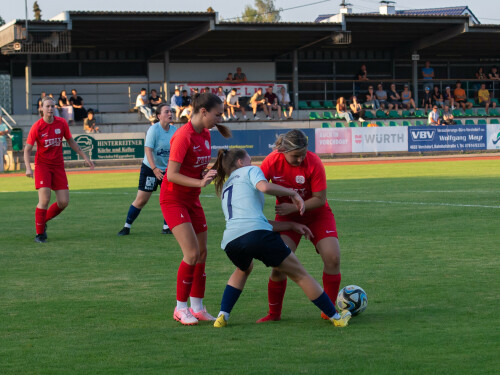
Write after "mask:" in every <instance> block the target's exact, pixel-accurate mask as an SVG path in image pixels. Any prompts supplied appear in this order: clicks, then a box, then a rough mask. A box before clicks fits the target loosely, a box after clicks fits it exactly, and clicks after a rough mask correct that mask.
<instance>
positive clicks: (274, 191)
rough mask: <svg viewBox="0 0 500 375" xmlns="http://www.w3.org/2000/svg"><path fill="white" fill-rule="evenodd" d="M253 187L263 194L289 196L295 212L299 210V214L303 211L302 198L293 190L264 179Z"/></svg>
mask: <svg viewBox="0 0 500 375" xmlns="http://www.w3.org/2000/svg"><path fill="white" fill-rule="evenodd" d="M255 187H256V188H257V190H259V191H261V192H262V193H264V194H268V195H274V196H275V197H290V199H291V200H292V202H293V204H292V206H294V207H295V208H296V212H300V214H301V215H302V214H303V213H304V211H305V204H304V200H303V199H302V198H301V196H300V195H299V193H297V192H296V191H295V190H293V189H288V188H286V187H283V186H280V185H276V184H272V183H270V182H267V181H265V180H262V181H259V182H258V183H257V185H255Z"/></svg>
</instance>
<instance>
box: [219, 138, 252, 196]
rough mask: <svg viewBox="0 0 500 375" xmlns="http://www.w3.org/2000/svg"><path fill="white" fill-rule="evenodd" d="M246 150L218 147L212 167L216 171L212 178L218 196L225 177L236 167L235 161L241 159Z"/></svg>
mask: <svg viewBox="0 0 500 375" xmlns="http://www.w3.org/2000/svg"><path fill="white" fill-rule="evenodd" d="M246 155H247V152H246V151H245V150H243V149H241V148H232V149H231V150H228V149H220V150H219V151H218V152H217V159H216V160H215V163H214V165H213V167H212V169H215V170H216V171H217V176H215V178H214V181H213V182H214V185H215V193H216V194H217V196H218V197H220V196H221V195H222V187H223V186H224V182H226V177H227V176H229V175H230V174H231V173H232V172H233V171H234V170H235V167H236V162H237V161H238V160H241V159H243V158H244V157H245V156H246Z"/></svg>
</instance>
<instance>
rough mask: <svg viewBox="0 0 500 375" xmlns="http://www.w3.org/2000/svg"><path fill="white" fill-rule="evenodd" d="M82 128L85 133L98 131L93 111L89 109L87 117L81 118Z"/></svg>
mask: <svg viewBox="0 0 500 375" xmlns="http://www.w3.org/2000/svg"><path fill="white" fill-rule="evenodd" d="M83 130H84V131H85V133H100V132H101V131H100V130H99V127H98V126H96V124H95V117H94V111H93V110H92V109H89V110H88V112H87V118H86V119H85V120H83Z"/></svg>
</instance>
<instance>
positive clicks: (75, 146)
mask: <svg viewBox="0 0 500 375" xmlns="http://www.w3.org/2000/svg"><path fill="white" fill-rule="evenodd" d="M66 142H68V145H69V147H71V148H72V149H73V151H75V152H76V153H77V154H78V155H80V156H81V157H82V158H83V160H85V163H87V165H88V166H89V167H90V169H94V163H93V162H92V160H90V158H89V157H88V156H87V154H85V153H84V152H83V151H82V149H81V148H80V146H78V143H76V142H75V140H74V139H73V137H70V138H68V139H66Z"/></svg>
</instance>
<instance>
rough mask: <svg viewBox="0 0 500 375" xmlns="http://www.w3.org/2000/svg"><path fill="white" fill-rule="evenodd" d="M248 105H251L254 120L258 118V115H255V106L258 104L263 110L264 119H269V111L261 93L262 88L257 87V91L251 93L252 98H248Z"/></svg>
mask: <svg viewBox="0 0 500 375" xmlns="http://www.w3.org/2000/svg"><path fill="white" fill-rule="evenodd" d="M250 106H251V107H252V111H253V119H254V120H259V117H258V116H257V108H258V107H259V106H260V108H262V110H263V111H264V113H265V115H266V119H268V120H271V117H270V116H269V112H268V111H267V104H266V98H264V95H263V94H262V88H260V87H259V88H258V89H257V92H256V93H255V94H253V96H252V98H251V99H250Z"/></svg>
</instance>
